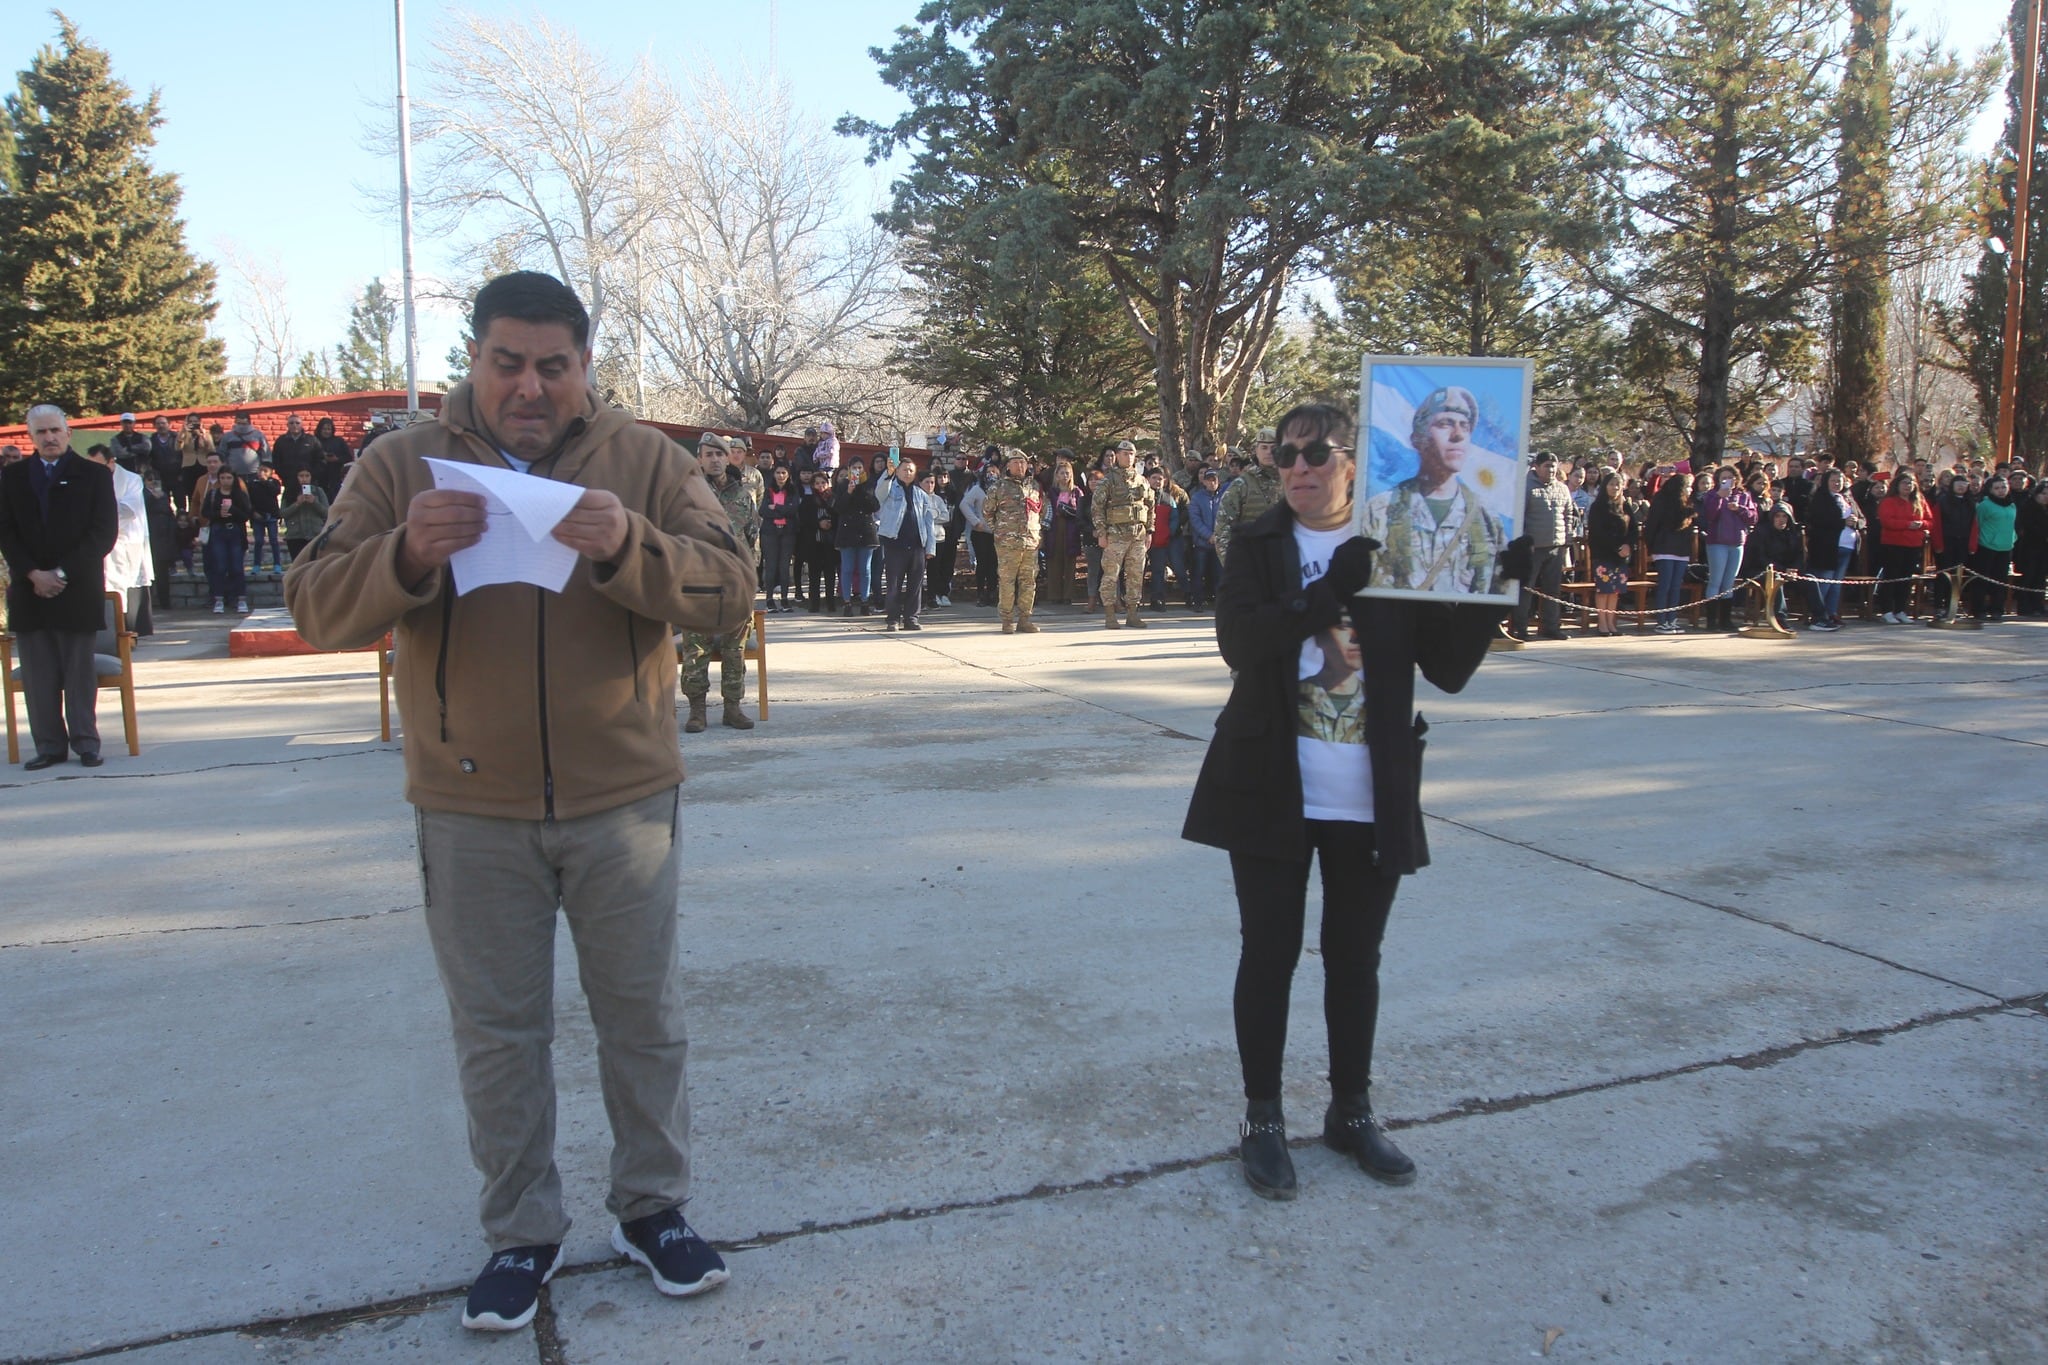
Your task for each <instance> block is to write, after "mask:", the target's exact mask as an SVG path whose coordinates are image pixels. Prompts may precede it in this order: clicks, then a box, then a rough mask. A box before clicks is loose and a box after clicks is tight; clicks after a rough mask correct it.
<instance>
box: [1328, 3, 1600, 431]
mask: <svg viewBox="0 0 2048 1365" xmlns="http://www.w3.org/2000/svg"><path fill="white" fill-rule="evenodd" d="M1618 27H1619V16H1618V15H1617V14H1616V13H1615V12H1613V11H1611V10H1606V9H1603V8H1601V7H1599V6H1597V5H1591V4H1585V3H1580V0H1511V3H1495V4H1490V5H1485V6H1481V7H1478V8H1477V9H1475V10H1474V11H1473V12H1472V14H1471V16H1470V23H1469V25H1468V27H1467V29H1466V32H1465V34H1464V39H1465V41H1464V44H1463V48H1462V51H1461V52H1460V53H1459V60H1458V62H1457V63H1456V64H1454V65H1449V66H1446V67H1445V68H1444V69H1443V72H1442V77H1441V79H1442V82H1443V86H1444V88H1443V91H1442V94H1441V96H1440V98H1441V99H1442V100H1443V101H1444V103H1445V106H1446V110H1447V112H1449V111H1451V110H1462V111H1463V113H1462V115H1460V116H1457V117H1452V118H1449V119H1447V120H1446V121H1445V122H1444V124H1443V125H1442V126H1441V127H1440V128H1438V129H1436V130H1435V131H1433V132H1432V133H1430V134H1429V135H1427V136H1426V137H1424V138H1422V139H1420V140H1419V141H1418V143H1417V145H1416V148H1415V152H1416V156H1415V169H1414V175H1415V177H1416V179H1417V181H1418V182H1419V184H1420V186H1421V188H1420V192H1419V193H1418V194H1417V195H1416V199H1417V201H1418V205H1419V208H1418V209H1417V210H1416V211H1414V212H1410V213H1405V214H1399V215H1394V216H1391V217H1390V218H1389V219H1388V220H1387V221H1384V222H1379V223H1374V224H1371V225H1369V226H1367V227H1366V228H1364V229H1362V230H1360V231H1358V232H1355V233H1353V234H1349V235H1347V236H1346V237H1344V238H1341V239H1339V244H1338V246H1337V248H1336V250H1334V251H1333V252H1332V253H1331V254H1330V257H1329V260H1328V263H1327V270H1328V273H1329V275H1330V278H1331V281H1332V283H1333V284H1334V285H1335V294H1336V303H1337V308H1336V310H1335V311H1334V312H1333V313H1325V314H1324V315H1322V316H1321V317H1320V318H1319V319H1318V325H1317V328H1316V340H1315V348H1314V349H1315V353H1316V356H1317V358H1318V360H1319V362H1320V365H1321V367H1322V368H1323V369H1325V370H1326V371H1327V372H1328V374H1329V376H1330V380H1331V383H1332V387H1333V388H1334V387H1336V386H1338V385H1341V384H1344V383H1347V382H1348V384H1350V385H1352V386H1355V385H1356V382H1357V378H1358V361H1359V357H1360V356H1362V355H1365V354H1369V353H1374V352H1379V353H1388V352H1393V353H1400V352H1403V351H1407V350H1413V351H1416V352H1420V353H1423V354H1431V355H1474V356H1518V357H1525V358H1528V359H1531V360H1534V361H1535V362H1536V376H1535V397H1536V403H1537V409H1538V421H1539V424H1541V425H1542V426H1543V427H1544V428H1545V430H1546V436H1547V435H1548V430H1549V428H1551V427H1553V426H1554V425H1555V422H1556V421H1557V420H1562V419H1563V418H1564V417H1565V416H1566V415H1567V414H1572V413H1577V412H1579V411H1581V410H1582V409H1583V408H1584V406H1585V403H1586V400H1587V398H1588V396H1589V391H1590V389H1591V388H1592V387H1593V386H1594V385H1595V384H1596V382H1597V380H1598V378H1599V377H1600V376H1602V375H1606V374H1609V373H1610V371H1608V370H1606V369H1605V368H1603V367H1601V366H1599V365H1596V364H1592V363H1590V362H1589V353H1590V352H1592V351H1595V350H1597V349H1599V347H1600V346H1601V345H1602V344H1603V342H1611V341H1612V340H1614V339H1615V337H1614V334H1613V333H1612V331H1611V328H1610V324H1608V323H1607V321H1606V319H1605V314H1606V312H1607V307H1606V300H1605V298H1604V297H1601V296H1599V295H1597V294H1589V293H1588V291H1587V290H1586V289H1585V288H1584V286H1583V283H1582V282H1581V281H1579V280H1578V278H1577V277H1576V273H1575V272H1574V271H1572V270H1571V269H1570V266H1569V260H1568V258H1567V256H1566V254H1565V251H1566V249H1567V248H1569V249H1571V250H1572V251H1575V252H1576V253H1578V254H1581V255H1583V254H1588V253H1591V252H1592V251H1594V250H1596V249H1597V248H1598V247H1599V246H1600V245H1601V244H1602V243H1603V242H1604V241H1605V240H1606V239H1607V237H1608V236H1609V235H1611V232H1612V228H1613V224H1612V222H1611V220H1609V219H1608V218H1606V217H1603V215H1602V213H1601V211H1600V205H1599V204H1598V203H1597V202H1596V201H1595V199H1594V196H1593V189H1594V186H1595V185H1596V184H1597V180H1598V177H1599V176H1601V175H1602V174H1609V175H1611V174H1612V173H1613V172H1614V171H1615V169H1616V167H1615V165H1614V161H1615V156H1614V153H1613V150H1612V149H1611V148H1609V147H1606V146H1605V145H1604V144H1602V143H1601V141H1600V139H1599V136H1598V135H1599V133H1600V131H1601V129H1600V126H1599V114H1598V103H1599V101H1598V98H1597V94H1596V92H1595V91H1594V90H1593V89H1592V88H1591V87H1590V85H1589V83H1588V81H1587V80H1586V78H1585V76H1584V75H1583V74H1582V72H1583V67H1584V65H1585V63H1586V59H1587V57H1588V55H1589V54H1590V52H1591V51H1592V50H1593V49H1594V47H1595V46H1596V45H1598V44H1601V43H1603V42H1607V41H1611V40H1612V39H1613V38H1614V37H1615V34H1616V31H1617V29H1618ZM1589 148H1593V149H1594V150H1591V151H1589V150H1588V149H1589Z"/></svg>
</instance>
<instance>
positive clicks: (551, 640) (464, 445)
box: [284, 383, 754, 820]
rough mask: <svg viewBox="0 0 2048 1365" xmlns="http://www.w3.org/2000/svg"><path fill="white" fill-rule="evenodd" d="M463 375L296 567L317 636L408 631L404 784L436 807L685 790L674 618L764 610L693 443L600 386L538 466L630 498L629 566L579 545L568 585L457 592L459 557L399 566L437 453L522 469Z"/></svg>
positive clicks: (599, 805) (553, 810)
mask: <svg viewBox="0 0 2048 1365" xmlns="http://www.w3.org/2000/svg"><path fill="white" fill-rule="evenodd" d="M472 414H473V408H472V398H471V392H470V386H469V385H468V384H467V383H464V384H458V385H457V386H456V387H455V388H454V389H453V390H452V391H450V392H449V394H448V396H447V398H446V399H445V400H443V402H442V406H441V417H440V420H439V421H437V422H433V423H429V424H426V425H422V426H416V427H411V428H409V429H407V430H404V431H400V432H394V433H393V434H391V435H389V436H383V437H380V438H379V439H378V440H377V441H375V442H374V443H372V444H371V446H370V448H369V449H368V450H367V451H365V452H364V453H363V455H362V457H361V458H360V459H359V460H357V461H356V464H355V468H354V469H353V471H352V472H351V473H350V474H349V477H348V480H347V482H346V483H344V484H343V486H342V490H341V495H340V496H339V497H337V498H336V499H335V500H334V506H333V507H332V508H331V509H330V510H329V512H328V516H327V524H326V526H325V528H324V529H323V530H322V531H321V533H320V536H319V538H318V539H316V540H315V541H314V542H313V543H312V544H311V545H310V546H308V547H307V549H306V552H305V553H304V554H302V555H301V556H300V557H299V558H298V560H297V561H296V562H295V563H293V565H292V566H291V569H290V570H289V571H288V572H287V573H286V575H285V581H284V593H285V604H286V605H287V606H288V607H290V608H291V613H292V619H293V621H294V622H295V623H296V624H297V626H298V630H299V634H300V635H301V636H303V637H304V638H305V639H306V641H307V642H308V643H309V644H312V645H314V646H316V647H318V648H321V649H363V648H368V647H370V646H372V645H374V644H375V643H376V642H377V641H378V640H380V639H381V638H382V637H383V635H384V633H385V632H386V631H389V630H393V629H394V628H395V629H396V632H397V635H396V640H397V650H398V658H397V689H398V705H399V712H400V714H401V715H402V716H403V717H404V720H405V777H406V782H405V796H406V799H407V800H408V801H411V802H413V803H414V804H416V805H420V806H425V807H428V808H430V809H434V810H446V811H457V812H461V813H465V814H472V815H490V816H499V817H503V818H508V819H519V820H542V819H550V818H552V819H561V820H568V819H574V818H575V817H577V816H582V815H590V814H592V813H594V812H597V811H603V810H609V809H611V808H612V807H614V806H619V805H624V804H625V803H626V802H629V801H637V800H639V799H640V798H642V797H645V796H651V795H653V794H654V793H655V792H657V791H660V790H662V789H663V788H665V787H672V786H674V785H675V784H676V783H678V782H680V781H681V780H682V777H683V764H682V755H681V752H680V750H679V748H678V745H677V742H676V716H675V691H676V663H675V646H674V643H673V641H672V638H671V634H672V631H673V630H675V629H689V630H701V631H708V632H713V633H717V632H723V631H729V630H733V629H736V628H737V627H738V626H739V625H740V623H741V622H743V621H745V620H746V619H748V616H749V615H750V613H751V612H752V609H753V599H754V570H753V565H752V563H751V561H750V560H749V559H748V556H747V553H746V551H745V547H743V546H740V545H738V544H736V543H735V542H734V540H733V538H732V533H731V532H730V531H729V530H728V529H727V527H726V521H725V513H724V511H723V509H721V508H720V507H719V505H718V500H717V499H716V498H715V497H713V496H712V494H711V490H710V487H709V486H708V485H707V484H706V483H705V481H704V477H703V475H702V474H700V473H698V471H697V462H696V460H695V459H694V458H692V457H691V455H690V453H689V452H688V451H686V450H684V449H683V448H682V447H680V446H678V445H676V444H675V443H674V442H672V441H670V440H669V439H668V438H667V437H666V436H664V435H662V434H661V433H660V432H658V431H655V430H654V429H652V428H651V427H643V426H640V425H638V424H637V423H635V422H634V421H633V419H632V417H631V416H629V415H628V414H626V413H624V412H621V411H619V410H617V409H615V408H608V407H602V406H600V405H599V404H598V403H597V402H596V401H595V399H593V400H592V402H591V404H590V407H589V408H588V410H587V411H586V413H585V415H584V416H583V417H582V418H580V419H579V420H578V421H576V422H574V423H572V424H571V426H570V429H569V433H568V435H567V437H566V438H565V440H564V442H563V445H562V448H561V449H560V450H559V451H558V452H557V453H556V454H555V455H553V456H551V457H549V458H547V459H544V460H542V461H540V462H538V463H536V464H535V465H534V467H533V476H534V477H546V478H552V479H558V480H561V481H564V482H568V483H575V484H580V485H582V486H584V487H586V488H604V489H609V490H610V491H611V492H613V493H616V494H617V495H618V496H619V500H620V501H621V502H623V503H624V504H625V505H626V517H627V521H628V527H627V531H626V543H625V546H624V548H623V549H621V550H620V551H619V555H618V558H617V561H616V562H615V563H614V564H595V563H592V562H591V561H590V560H588V559H584V560H580V561H579V562H578V563H577V565H576V570H575V572H574V574H572V575H571V577H570V579H569V582H568V585H567V586H566V587H565V588H564V589H563V591H562V592H560V593H559V594H557V593H551V592H548V591H546V590H545V589H543V588H536V587H533V586H531V585H528V584H510V583H507V584H495V585H493V586H490V587H485V588H478V589H476V590H474V591H472V592H470V593H469V594H468V595H467V596H463V597H457V596H456V595H455V583H454V577H453V575H452V574H450V573H449V572H448V571H447V570H446V569H439V570H436V571H434V572H433V573H432V574H430V575H428V577H427V578H426V580H425V581H423V582H421V583H419V584H417V585H414V586H411V587H409V586H408V585H406V584H404V583H401V582H399V579H398V570H397V563H398V552H399V548H400V546H401V543H402V538H403V536H404V535H405V530H404V522H405V515H406V509H407V508H408V507H409V506H410V505H411V502H412V499H413V497H414V495H416V494H418V493H422V492H425V491H426V490H428V489H430V488H432V487H433V486H434V480H433V475H432V473H431V472H430V471H429V470H428V468H427V465H426V462H425V459H424V458H423V457H425V456H429V455H431V456H434V457H436V458H439V459H448V460H461V461H464V462H467V463H471V464H489V465H496V466H498V467H500V468H504V467H506V466H505V461H504V458H503V457H502V456H501V455H500V454H499V453H498V451H497V449H496V447H495V445H494V444H493V442H492V441H491V439H490V438H489V437H488V436H485V435H483V434H482V433H481V432H480V431H479V430H478V429H477V427H476V425H475V419H474V417H473V415H472Z"/></svg>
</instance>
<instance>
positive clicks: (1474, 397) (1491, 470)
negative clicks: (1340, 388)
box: [1352, 355, 1536, 606]
mask: <svg viewBox="0 0 2048 1365" xmlns="http://www.w3.org/2000/svg"><path fill="white" fill-rule="evenodd" d="M1535 370H1536V367H1535V364H1534V362H1532V361H1529V360H1520V359H1512V358H1507V357H1496V356H1417V355H1368V356H1366V357H1365V358H1364V360H1363V362H1362V363H1361V364H1360V367H1359V377H1358V450H1357V451H1356V452H1355V453H1354V454H1355V458H1356V460H1357V462H1358V489H1357V492H1356V495H1355V500H1354V504H1353V506H1354V508H1355V510H1354V511H1353V513H1352V530H1353V531H1354V532H1355V533H1356V534H1358V535H1362V536H1367V537H1370V538H1371V539H1373V540H1376V541H1378V542H1379V543H1380V548H1379V549H1378V550H1377V551H1375V552H1374V554H1373V568H1372V578H1371V579H1370V581H1368V582H1367V584H1366V586H1365V587H1364V588H1363V589H1362V590H1361V591H1360V593H1359V596H1361V597H1392V598H1406V599H1409V600H1412V601H1424V602H1485V603H1490V604H1495V605H1500V606H1507V605H1511V604H1513V602H1514V601H1515V599H1516V596H1517V595H1518V593H1519V592H1520V588H1521V585H1520V584H1519V583H1517V582H1516V581H1515V580H1513V579H1510V578H1503V577H1502V576H1501V574H1500V572H1499V558H1500V553H1501V551H1502V550H1503V549H1505V548H1506V546H1507V543H1508V542H1509V541H1511V540H1513V539H1514V538H1515V537H1516V536H1519V535H1521V534H1522V520H1523V504H1524V503H1525V501H1526V499H1527V490H1528V486H1529V424H1530V421H1531V419H1532V417H1533V415H1534V405H1533V399H1532V394H1533V389H1534V383H1535ZM1425 409H1427V411H1425ZM1459 418H1464V419H1466V420H1465V422H1464V433H1463V435H1462V437H1460V436H1459V435H1458V434H1457V433H1456V432H1455V428H1456V427H1457V426H1458V424H1459V423H1458V419H1459ZM1423 445H1427V446H1428V447H1429V450H1430V456H1429V458H1428V460H1427V461H1425V457H1424V455H1423V453H1422V450H1421V449H1420V447H1421V446H1423ZM1425 463H1427V464H1428V465H1429V469H1428V470H1427V471H1425V469H1424V465H1425ZM1425 473H1429V474H1432V475H1433V476H1434V477H1435V478H1436V479H1437V480H1439V482H1436V483H1435V484H1434V485H1433V486H1430V487H1429V488H1427V489H1425V486H1424V476H1425ZM1445 490H1449V494H1450V496H1448V497H1442V496H1438V497H1434V498H1431V497H1430V496H1429V494H1430V493H1438V494H1441V493H1443V492H1444V491H1445ZM1445 502H1448V503H1450V508H1449V510H1447V511H1445V512H1443V514H1442V517H1441V519H1439V518H1438V516H1437V514H1436V511H1435V510H1433V509H1432V507H1431V504H1432V503H1434V504H1436V505H1437V506H1441V504H1443V503H1445Z"/></svg>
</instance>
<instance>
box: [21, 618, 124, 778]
mask: <svg viewBox="0 0 2048 1365" xmlns="http://www.w3.org/2000/svg"><path fill="white" fill-rule="evenodd" d="M107 610H108V613H109V615H110V617H111V619H112V620H113V623H114V624H113V625H112V626H111V627H109V628H107V629H104V630H102V631H101V632H100V633H99V638H98V639H96V640H94V641H93V647H92V648H93V655H92V661H93V672H94V673H95V674H96V675H97V677H98V679H99V685H100V687H102V688H108V687H113V688H118V689H119V690H120V693H121V728H122V730H123V731H124V732H125V733H126V735H127V739H128V756H129V757H130V758H134V757H135V756H137V755H138V754H140V753H141V752H142V740H141V736H140V732H139V730H138V729H137V726H136V723H135V632H134V631H132V630H130V629H128V603H127V599H126V598H125V597H124V596H123V595H122V594H121V593H118V592H110V593H108V594H107ZM0 676H4V677H5V678H6V681H7V688H6V690H7V761H8V762H9V763H19V762H21V733H20V721H19V720H18V719H17V718H16V715H15V706H14V696H15V694H16V693H17V692H20V691H21V690H22V683H21V670H20V669H19V668H17V667H16V666H15V663H14V635H13V633H12V632H0Z"/></svg>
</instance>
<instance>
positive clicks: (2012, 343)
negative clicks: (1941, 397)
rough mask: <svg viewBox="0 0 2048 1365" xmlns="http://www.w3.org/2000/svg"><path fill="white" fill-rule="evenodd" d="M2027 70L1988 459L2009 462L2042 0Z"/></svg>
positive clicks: (2035, 11) (2030, 19)
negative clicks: (1995, 411)
mask: <svg viewBox="0 0 2048 1365" xmlns="http://www.w3.org/2000/svg"><path fill="white" fill-rule="evenodd" d="M2026 54H2027V55H2026V63H2027V69H2026V73H2025V76H2024V78H2023V79H2022V81H2021V83H2020V128H2019V141H2020V145H2019V162H2020V164H2019V183H2018V184H2017V185H2016V186H2015V187H2014V193H2013V201H2012V229H2011V233H2010V235H2009V236H2008V238H2007V240H2006V246H2005V349H2004V351H2003V352H2002V354H2001V355H2000V358H1999V360H2000V363H1999V369H1998V434H1997V436H1996V438H1995V439H1994V441H1993V442H1992V446H1991V460H1992V463H1993V465H1996V464H1997V463H1998V462H1999V461H2000V460H2010V459H2011V458H2012V453H2013V449H2012V448H2013V438H2014V435H2015V431H2014V427H2015V423H2014V416H2015V414H2014V411H2013V410H2014V408H2016V407H2017V406H2018V404H2019V388H2020V314H2021V312H2022V311H2023V310H2024V308H2025V305H2026V294H2025V291H2026V282H2027V236H2028V227H2029V225H2028V222H2027V218H2028V212H2027V211H2028V209H2029V208H2031V207H2032V204H2031V202H2030V196H2031V195H2032V194H2033V179H2034V135H2035V132H2036V131H2037V130H2038V128H2039V127H2040V113H2039V109H2040V106H2039V105H2038V104H2036V103H2035V97H2036V96H2037V95H2038V94H2039V93H2040V92H2039V90H2038V86H2039V84H2040V80H2039V77H2040V74H2041V0H2033V3H2032V4H2031V5H2029V6H2028V7H2027V46H2026Z"/></svg>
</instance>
